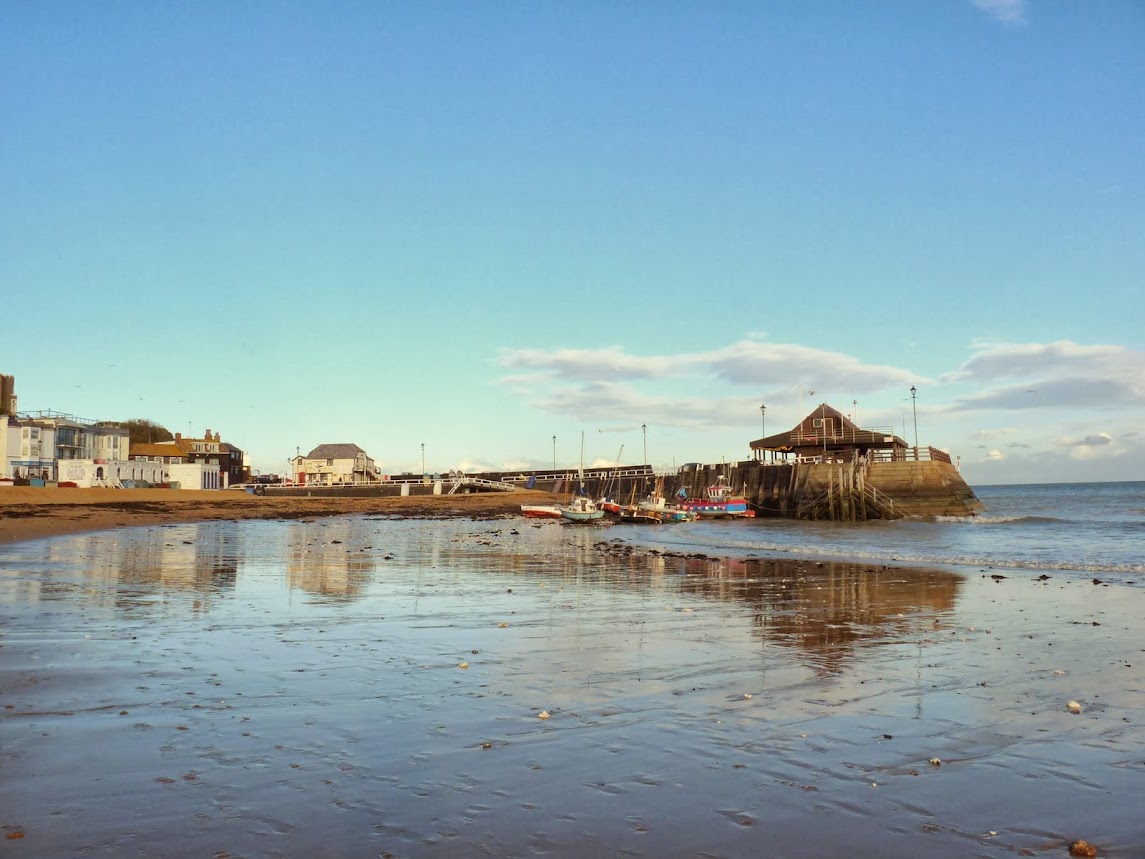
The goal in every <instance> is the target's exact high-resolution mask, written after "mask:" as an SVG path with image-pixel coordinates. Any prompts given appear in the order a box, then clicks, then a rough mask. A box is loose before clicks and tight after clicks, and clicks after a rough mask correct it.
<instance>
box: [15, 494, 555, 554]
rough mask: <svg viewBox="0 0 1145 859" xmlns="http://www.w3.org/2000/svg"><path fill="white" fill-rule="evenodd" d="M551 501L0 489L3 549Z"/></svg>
mask: <svg viewBox="0 0 1145 859" xmlns="http://www.w3.org/2000/svg"><path fill="white" fill-rule="evenodd" d="M551 499H552V496H551V495H550V494H549V493H547V492H540V491H536V490H527V489H521V490H514V491H512V492H481V493H470V494H467V495H410V496H399V497H386V498H298V497H289V498H276V497H274V496H266V495H251V494H250V493H247V492H241V491H239V490H233V491H231V490H220V491H212V492H207V491H195V490H187V489H58V488H41V487H23V486H20V487H6V488H4V489H0V545H3V544H8V543H18V542H24V541H27V540H40V539H45V538H49V537H56V536H62V535H66V534H80V533H87V532H94V531H110V530H116V529H119V528H130V527H139V526H147V525H167V524H177V523H184V522H206V521H211V520H220V519H229V520H243V519H299V518H304V517H306V518H308V517H312V516H343V515H346V516H353V515H379V514H381V515H393V516H400V517H405V518H431V519H439V518H450V519H455V518H471V519H495V518H500V517H502V516H508V515H514V514H517V513H519V512H520V509H521V505H522V504H530V503H533V504H535V503H539V502H541V501H551Z"/></svg>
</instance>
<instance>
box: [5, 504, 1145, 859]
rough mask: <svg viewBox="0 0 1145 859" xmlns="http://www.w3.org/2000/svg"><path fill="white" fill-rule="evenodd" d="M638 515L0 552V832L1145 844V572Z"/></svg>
mask: <svg viewBox="0 0 1145 859" xmlns="http://www.w3.org/2000/svg"><path fill="white" fill-rule="evenodd" d="M624 536H625V531H624V529H623V528H620V527H616V528H592V527H589V528H580V527H575V526H571V527H570V526H561V525H559V524H555V523H543V524H541V523H532V522H529V521H527V520H524V519H519V518H518V519H508V520H504V521H495V522H490V521H471V520H464V519H456V518H453V519H443V520H438V521H425V520H412V519H411V520H401V519H393V518H389V517H384V516H365V517H361V516H355V517H329V518H322V519H296V520H293V521H261V522H259V521H210V522H199V523H182V524H180V523H175V522H167V523H165V524H155V525H150V526H148V527H144V528H131V529H121V530H116V531H111V532H102V533H93V534H79V535H73V536H63V537H59V538H57V539H53V540H50V541H27V542H22V543H14V544H9V545H7V546H5V547H0V707H2V709H0V775H2V778H0V833H2V834H3V835H4V839H3V840H0V855H4V856H9V855H11V856H20V855H23V856H81V855H82V856H124V855H136V856H212V857H239V856H288V857H294V856H299V857H303V856H305V857H310V856H338V857H359V856H390V857H414V856H432V857H440V856H450V857H453V856H456V857H468V856H558V857H579V856H618V855H628V856H648V857H666V856H729V857H733V856H734V857H739V856H776V857H781V856H783V857H804V856H878V857H919V856H934V857H945V856H951V857H955V856H957V857H964V856H989V857H994V856H997V857H1002V856H1007V857H1009V856H1014V855H1026V856H1066V855H1068V846H1069V844H1070V842H1072V841H1073V840H1074V839H1077V838H1084V839H1086V840H1087V841H1089V842H1090V843H1092V844H1095V845H1096V846H1097V847H1098V850H1099V855H1101V856H1124V857H1129V856H1141V855H1145V815H1142V813H1141V811H1142V805H1141V800H1140V796H1141V794H1142V788H1143V787H1145V751H1143V749H1145V671H1143V670H1142V665H1143V664H1145V662H1143V659H1145V653H1142V648H1143V647H1145V645H1143V644H1142V641H1141V638H1140V626H1141V617H1143V616H1145V613H1143V611H1142V610H1143V609H1145V600H1143V592H1142V590H1141V589H1140V588H1139V587H1136V586H1132V585H1125V584H1108V585H1107V584H1106V583H1102V584H1097V585H1095V584H1093V583H1091V582H1089V581H1080V580H1067V579H1060V580H1058V579H1054V578H1048V579H1047V578H1039V577H1037V576H1032V575H1020V574H1019V575H1012V576H1008V577H992V576H991V575H990V574H989V573H986V572H983V573H978V574H972V575H957V574H955V573H951V572H947V571H939V570H916V569H905V568H903V569H899V568H887V567H877V568H876V567H872V566H870V565H864V564H846V563H821V564H817V563H810V562H799V561H791V560H766V559H736V558H718V559H717V558H701V557H695V556H691V557H688V556H683V555H679V554H675V555H666V554H665V553H663V552H660V551H657V550H655V549H652V550H647V549H635V550H634V549H632V548H631V547H630V546H629V545H628V544H627V543H626V542H625V539H624ZM1070 701H1077V702H1079V704H1080V705H1081V712H1080V713H1077V714H1074V713H1071V712H1069V711H1068V709H1067V705H1068V703H1069V702H1070ZM542 716H547V718H542ZM932 760H935V761H938V762H937V763H932V762H931V761H932Z"/></svg>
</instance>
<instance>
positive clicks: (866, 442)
mask: <svg viewBox="0 0 1145 859" xmlns="http://www.w3.org/2000/svg"><path fill="white" fill-rule="evenodd" d="M820 418H834V419H835V420H836V421H838V429H834V430H832V431H831V433H830V434H829V435H828V436H827V441H828V443H829V444H834V443H837V442H842V443H850V444H853V445H854V444H858V445H863V446H867V447H877V448H886V447H906V446H907V443H906V442H905V441H903V440H902V439H901V438H899V437H898V436H896V435H894V434H893V433H892V434H890V435H888V434H887V433H886V432H884V431H882V430H867V429H863V428H862V427H860V426H859V425H858V424H856V423H854V422H853V421H851V419H850V418H848V417H847V416H846V415H844V414H843V413H842V412H840V411H839V410H838V409H834V408H832V407H831V406H829V405H827V404H826V403H821V404H820V405H818V406H816V407H815V409H814V410H813V411H811V412H810V413H809V414H808V415H807V417H805V418H804V419H803V420H801V421H800V422H799V423H798V424H796V425H795V426H794V427H792V428H791V429H790V430H788V431H786V432H781V433H776V434H775V435H769V436H767V438H761V439H756V440H755V441H753V442H750V444H749V446H750V447H751V449H752V450H790V449H792V448H793V447H798V446H800V445H808V444H816V445H817V444H820V443H821V442H822V441H823V430H822V428H821V427H816V426H815V421H816V420H818V419H820Z"/></svg>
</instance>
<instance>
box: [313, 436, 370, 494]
mask: <svg viewBox="0 0 1145 859" xmlns="http://www.w3.org/2000/svg"><path fill="white" fill-rule="evenodd" d="M291 466H292V467H291V471H292V472H293V473H294V477H295V480H296V481H297V482H298V483H304V484H306V485H307V486H310V485H317V486H330V485H331V484H335V483H369V482H373V481H377V480H380V479H381V477H380V475H379V474H378V470H377V468H376V467H375V465H374V461H373V460H372V459H370V457H369V456H367V455H366V452H365V451H364V450H362V449H361V448H360V447H358V445H356V444H320V445H318V447H316V448H314V450H312V451H310V453H308V454H306V456H296V457H294V459H292V460H291Z"/></svg>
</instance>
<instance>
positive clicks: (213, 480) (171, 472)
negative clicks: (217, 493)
mask: <svg viewBox="0 0 1145 859" xmlns="http://www.w3.org/2000/svg"><path fill="white" fill-rule="evenodd" d="M165 468H166V471H167V482H168V483H172V484H175V483H178V484H179V488H180V489H219V488H220V487H221V486H222V483H221V478H220V475H219V464H218V463H217V462H173V463H171V464H170V465H167V466H165Z"/></svg>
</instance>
